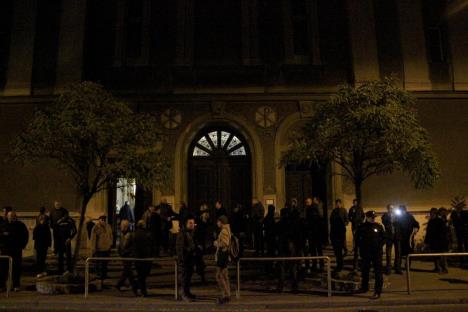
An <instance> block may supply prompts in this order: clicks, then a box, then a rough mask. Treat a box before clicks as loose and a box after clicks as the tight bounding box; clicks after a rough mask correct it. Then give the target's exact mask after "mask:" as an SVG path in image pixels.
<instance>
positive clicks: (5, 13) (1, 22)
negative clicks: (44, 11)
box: [0, 0, 13, 89]
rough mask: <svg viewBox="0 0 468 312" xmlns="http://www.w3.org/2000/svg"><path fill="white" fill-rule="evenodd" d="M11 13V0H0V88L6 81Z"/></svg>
mask: <svg viewBox="0 0 468 312" xmlns="http://www.w3.org/2000/svg"><path fill="white" fill-rule="evenodd" d="M12 15H13V1H12V0H3V1H0V89H3V88H4V86H5V82H6V74H7V69H8V59H9V57H8V56H9V54H10V37H11V22H12V18H11V17H12Z"/></svg>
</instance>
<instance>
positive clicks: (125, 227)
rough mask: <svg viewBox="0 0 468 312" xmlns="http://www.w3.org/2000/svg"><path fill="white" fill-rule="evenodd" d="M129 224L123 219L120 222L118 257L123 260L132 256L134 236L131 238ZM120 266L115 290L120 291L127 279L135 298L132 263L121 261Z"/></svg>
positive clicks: (136, 286) (135, 290)
mask: <svg viewBox="0 0 468 312" xmlns="http://www.w3.org/2000/svg"><path fill="white" fill-rule="evenodd" d="M129 223H130V222H129V221H128V220H125V219H124V220H122V221H121V222H120V233H121V235H120V243H119V256H121V257H123V258H126V257H131V256H132V255H133V248H134V246H133V240H134V236H133V233H132V232H130V229H129ZM122 265H123V270H122V274H121V275H120V278H119V281H118V282H117V286H116V288H117V289H118V290H119V291H121V289H122V286H124V284H125V281H126V280H127V279H128V281H129V282H130V286H132V291H133V293H134V294H135V296H137V295H138V292H137V289H138V284H137V282H136V280H135V277H134V275H133V270H132V262H130V261H122Z"/></svg>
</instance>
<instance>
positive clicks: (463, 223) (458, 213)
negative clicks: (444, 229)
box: [450, 197, 468, 266]
mask: <svg viewBox="0 0 468 312" xmlns="http://www.w3.org/2000/svg"><path fill="white" fill-rule="evenodd" d="M452 206H453V210H452V212H451V213H450V224H451V225H452V226H453V228H454V230H455V236H456V238H457V251H458V252H468V211H466V210H464V208H465V207H466V201H465V199H464V198H463V197H455V198H454V199H453V200H452ZM465 263H466V259H465V257H460V265H461V266H463V265H464V264H465Z"/></svg>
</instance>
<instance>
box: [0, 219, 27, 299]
mask: <svg viewBox="0 0 468 312" xmlns="http://www.w3.org/2000/svg"><path fill="white" fill-rule="evenodd" d="M3 235H4V236H5V237H6V250H5V251H6V255H8V256H10V257H11V258H12V259H13V289H14V291H19V289H20V279H21V265H22V260H23V249H24V248H26V245H27V244H28V240H29V231H28V228H27V227H26V225H25V224H24V223H23V222H21V221H19V220H18V218H17V217H16V213H15V212H14V211H10V212H8V215H7V222H6V224H5V226H4V229H3ZM2 254H3V252H2Z"/></svg>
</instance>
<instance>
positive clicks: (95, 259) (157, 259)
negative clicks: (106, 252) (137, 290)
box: [84, 257, 177, 299]
mask: <svg viewBox="0 0 468 312" xmlns="http://www.w3.org/2000/svg"><path fill="white" fill-rule="evenodd" d="M90 261H122V262H127V261H130V262H151V263H153V262H154V261H161V258H127V257H89V258H87V259H86V261H85V292H84V297H85V298H88V292H89V262H90ZM175 269H176V271H175V274H174V275H175V289H176V294H177V264H176V266H175ZM176 299H177V295H176Z"/></svg>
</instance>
